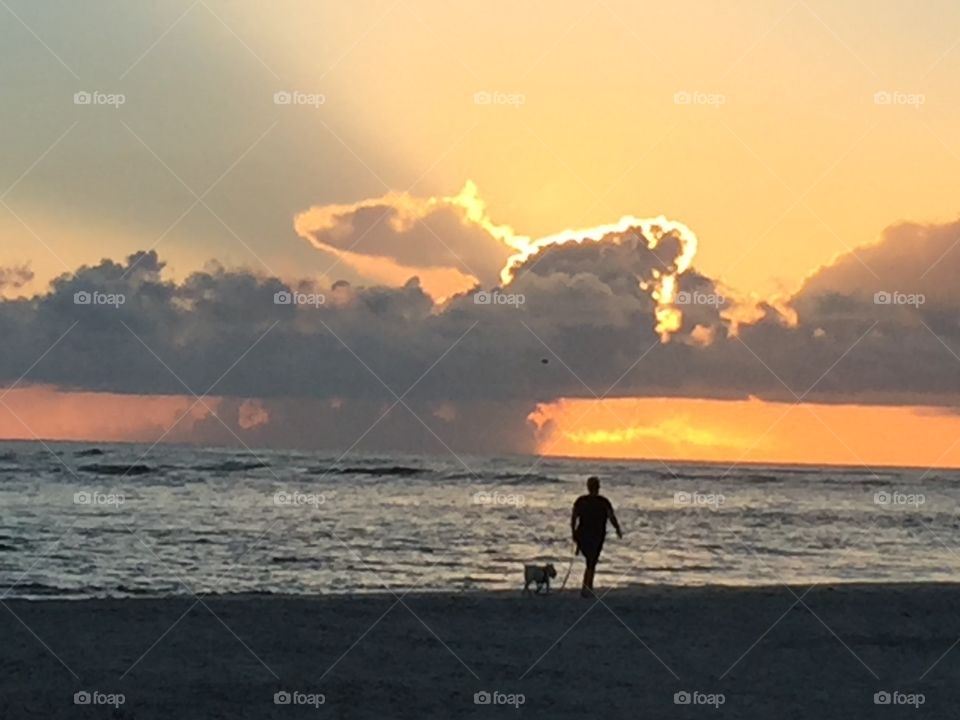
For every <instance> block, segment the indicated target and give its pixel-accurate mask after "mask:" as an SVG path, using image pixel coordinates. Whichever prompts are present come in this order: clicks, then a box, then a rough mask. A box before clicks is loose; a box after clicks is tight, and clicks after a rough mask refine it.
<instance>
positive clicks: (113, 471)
mask: <svg viewBox="0 0 960 720" xmlns="http://www.w3.org/2000/svg"><path fill="white" fill-rule="evenodd" d="M77 469H78V470H80V471H82V472H88V473H94V474H96V475H148V474H150V473H152V472H155V469H154V468H152V467H150V466H149V465H143V464H136V465H110V464H101V463H93V464H90V465H81V466H80V467H78V468H77Z"/></svg>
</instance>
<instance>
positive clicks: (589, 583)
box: [583, 563, 597, 590]
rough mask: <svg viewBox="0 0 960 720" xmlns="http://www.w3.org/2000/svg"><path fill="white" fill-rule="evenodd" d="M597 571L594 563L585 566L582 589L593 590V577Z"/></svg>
mask: <svg viewBox="0 0 960 720" xmlns="http://www.w3.org/2000/svg"><path fill="white" fill-rule="evenodd" d="M596 571H597V565H596V563H590V564H589V565H587V571H586V572H585V573H584V574H583V584H584V587H586V588H588V589H590V590H593V575H594V573H595V572H596Z"/></svg>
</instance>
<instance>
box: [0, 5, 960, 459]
mask: <svg viewBox="0 0 960 720" xmlns="http://www.w3.org/2000/svg"><path fill="white" fill-rule="evenodd" d="M131 8H134V6H131ZM222 13H223V15H222V17H221V18H219V20H218V21H214V20H212V18H211V17H210V16H209V14H208V13H206V12H204V11H203V8H202V3H201V4H200V6H198V7H197V8H196V10H195V11H193V10H190V11H188V12H187V13H185V14H184V15H183V17H178V16H179V15H180V12H179V11H177V12H174V10H173V9H172V8H170V7H167V6H165V5H164V4H163V3H160V4H150V6H149V7H148V6H147V5H144V6H143V9H142V10H137V9H131V11H130V14H129V15H124V16H123V17H118V18H117V21H116V23H115V25H111V26H110V27H102V23H101V22H100V21H99V19H98V17H97V16H95V15H91V16H90V17H89V18H87V17H86V14H87V13H85V12H84V10H83V9H82V8H81V7H80V6H77V8H68V7H66V6H65V7H64V8H63V12H62V13H56V14H53V13H47V14H46V17H44V16H43V14H42V13H40V14H39V15H37V16H36V17H34V16H32V15H31V16H30V17H29V18H28V20H29V21H30V22H31V23H33V22H35V23H36V27H37V29H38V30H39V32H37V33H34V32H33V31H27V30H26V29H25V28H24V27H22V26H20V25H18V24H16V23H8V24H7V25H6V26H0V44H3V45H4V46H5V47H9V52H10V55H11V57H12V58H13V59H14V61H15V63H14V64H15V65H16V66H17V67H18V68H19V67H22V68H23V69H24V71H23V72H20V73H17V74H15V75H16V77H13V76H11V77H10V78H9V81H10V86H9V89H8V95H9V97H10V102H7V103H5V104H4V106H3V107H0V128H5V130H4V131H3V132H4V133H5V134H4V139H5V140H7V142H6V143H4V145H5V147H8V148H9V149H10V157H9V161H8V162H5V163H4V164H3V167H2V168H0V175H2V176H3V177H2V181H0V191H4V192H3V195H4V196H5V199H4V203H3V205H2V206H0V266H13V265H22V264H24V263H27V264H29V265H30V267H31V268H32V270H33V271H34V272H35V278H34V280H33V281H31V282H29V283H28V284H27V285H26V286H24V287H22V288H13V287H11V288H6V289H3V292H4V293H5V294H6V295H7V296H11V297H12V296H19V295H21V294H29V293H32V292H44V291H45V289H46V288H47V286H48V282H49V281H50V280H51V279H52V278H53V277H55V276H57V275H58V274H60V273H63V272H68V271H72V270H73V269H75V268H76V267H77V266H78V265H80V264H83V263H95V262H97V261H98V260H99V259H100V258H102V257H105V256H109V257H112V258H115V259H119V258H121V257H123V256H124V255H126V254H128V253H132V252H135V251H137V250H142V249H144V248H148V247H149V248H154V247H155V248H156V249H157V250H158V252H160V254H161V256H162V257H163V258H164V260H166V261H168V262H169V268H168V272H169V276H170V277H178V278H182V277H184V276H186V275H187V274H188V273H189V272H190V271H191V270H193V269H196V268H198V267H200V266H202V264H203V263H205V262H207V261H208V260H210V259H217V260H219V261H221V262H222V263H223V264H224V265H226V266H238V265H243V266H246V267H249V268H253V269H254V270H256V271H257V272H264V273H267V274H271V275H274V274H276V275H278V276H280V277H283V278H285V279H290V278H294V277H302V276H306V277H310V278H312V279H315V280H317V281H318V282H320V283H332V282H333V281H336V280H338V279H340V278H341V277H347V278H348V279H349V280H351V281H352V282H357V281H359V282H363V283H367V284H370V283H376V282H382V283H387V284H391V285H400V284H402V283H403V282H405V281H406V279H407V276H408V275H409V274H410V272H412V270H411V269H410V268H408V266H406V265H403V264H402V263H401V264H398V263H395V262H388V261H386V260H384V259H381V258H377V257H372V256H369V255H360V254H357V253H355V252H351V251H350V250H337V249H332V248H329V247H328V248H326V249H324V248H322V247H321V248H317V247H315V246H311V245H310V244H309V243H307V242H305V241H304V238H303V237H301V236H298V234H297V232H296V231H295V227H294V218H295V217H297V214H298V213H301V212H303V211H304V210H305V209H306V208H308V207H310V206H311V205H329V204H334V203H351V202H358V201H361V200H363V199H365V198H376V197H380V196H382V195H383V194H384V193H387V192H389V191H393V192H403V191H408V190H409V191H410V192H412V193H414V194H416V195H419V196H444V195H448V194H451V193H456V192H457V191H458V190H459V189H460V188H461V187H463V186H464V183H465V182H466V181H467V180H468V179H470V180H473V181H475V182H476V184H477V186H478V187H479V190H480V192H481V193H482V195H483V198H484V199H485V201H486V202H487V204H488V207H489V213H490V217H491V218H492V219H493V220H494V221H496V222H498V223H506V224H509V225H510V226H511V227H513V228H514V229H515V230H516V231H517V232H518V233H523V234H525V235H529V236H530V237H532V238H537V237H542V236H545V235H549V234H552V233H556V232H559V231H562V230H563V229H564V228H569V227H573V228H586V227H594V226H598V225H601V224H604V223H611V222H616V220H617V219H618V218H620V217H621V216H625V215H633V216H638V217H653V216H658V215H661V214H662V215H665V216H667V217H669V218H672V219H675V220H677V221H680V222H683V223H685V224H686V225H687V226H689V227H690V228H691V229H692V230H693V231H695V232H696V234H697V236H698V237H699V239H700V245H699V249H698V252H697V256H696V259H695V262H694V267H695V269H696V270H697V271H699V272H703V273H704V274H706V275H708V276H710V277H711V278H714V279H716V280H717V281H719V282H721V283H724V284H726V285H728V286H729V287H731V288H732V289H733V290H735V291H736V292H737V293H738V294H740V295H742V296H749V297H754V298H765V299H766V298H771V297H773V296H782V295H783V294H784V293H787V292H790V291H793V290H795V289H796V288H797V287H798V286H799V284H800V283H801V282H802V281H803V279H804V278H805V277H807V276H809V275H810V274H812V273H813V272H815V271H816V269H817V268H818V267H822V266H825V265H827V264H829V263H830V261H831V259H832V258H834V257H836V256H837V255H839V254H841V253H844V252H848V251H849V250H850V249H851V248H854V247H858V246H862V245H864V244H868V243H871V242H873V241H875V240H876V238H877V237H878V236H879V234H880V233H881V232H882V231H883V230H884V228H886V227H888V226H890V225H892V224H894V223H896V222H898V221H901V220H910V221H917V222H944V221H949V220H953V219H954V218H955V217H956V213H957V211H958V205H957V199H956V188H957V187H958V185H960V122H958V115H957V112H958V108H960V85H958V83H957V82H956V78H957V77H958V75H960V45H958V44H957V42H956V35H957V33H956V28H957V25H958V23H960V5H958V4H957V3H956V2H951V1H950V0H927V2H924V3H921V4H916V3H906V2H902V1H901V0H877V2H875V3H872V4H871V6H870V11H869V12H864V9H863V3H862V2H852V1H851V0H829V1H828V0H808V1H807V2H800V3H797V2H793V0H771V1H770V2H745V3H703V2H702V1H701V0H676V2H669V3H653V4H650V3H643V4H638V3H636V2H633V1H632V0H606V1H605V2H601V3H598V4H594V5H585V4H583V3H576V2H566V3H563V2H560V3H558V2H553V1H548V0H530V1H529V2H524V3H504V2H500V1H499V0H495V1H494V2H493V3H492V4H491V3H450V2H446V1H445V0H418V2H416V3H394V2H392V0H370V2H364V3H316V2H314V1H313V0H290V1H289V2H287V3H284V12H276V13H265V12H264V11H263V6H262V4H261V3H256V2H253V0H237V1H236V2H233V3H229V4H228V7H224V8H222ZM174 21H176V22H174ZM85 23H94V26H93V28H92V29H90V28H89V27H88V26H86V25H85ZM98 23H99V24H98ZM158 28H163V29H165V30H166V29H168V28H169V32H164V33H163V34H162V35H160V34H159V33H158ZM103 33H107V35H106V36H104V35H103ZM40 37H43V38H44V41H43V42H42V43H38V42H37V41H38V39H39V38H40ZM102 37H105V38H106V39H101V38H102ZM51 48H53V49H54V50H55V51H57V52H59V53H60V55H62V56H63V59H61V60H60V61H59V62H57V60H56V59H54V57H53V56H52V55H51V52H50V49H51ZM136 58H140V59H139V60H137V63H136V64H135V66H131V62H132V61H133V59H136ZM212 60H216V61H215V62H214V61H212ZM64 63H66V65H64ZM67 65H69V66H70V68H74V67H75V68H76V69H77V70H79V71H80V72H72V71H71V72H66V71H65V70H67V69H70V68H67V67H66V66H67ZM97 68H106V69H108V72H106V74H105V75H102V76H100V75H96V74H95V73H93V72H92V71H93V70H94V69H97ZM124 70H126V72H124ZM128 73H129V74H128ZM81 75H82V76H83V77H84V78H85V80H86V79H87V78H90V80H89V82H91V83H94V84H95V82H101V81H102V82H104V83H107V84H110V86H109V87H107V86H106V85H105V89H117V90H122V91H124V92H126V93H128V94H129V96H130V102H129V104H128V105H127V107H126V108H125V109H124V110H123V111H122V112H116V111H113V110H111V111H108V112H103V113H99V114H87V115H82V114H77V108H75V107H73V106H67V109H66V110H64V107H65V105H64V103H65V102H67V100H66V99H67V98H69V97H71V95H72V94H73V93H74V92H75V91H76V90H77V89H78V88H77V86H76V78H78V77H80V76H81ZM91 75H92V76H93V77H91ZM37 77H43V78H45V84H46V85H49V87H46V89H45V90H44V92H41V90H43V88H41V87H40V85H41V84H38V83H37V82H36V78H37ZM118 77H120V78H125V79H124V80H123V82H121V81H120V80H117V78H118ZM94 78H96V80H95V79H94ZM113 84H115V85H116V88H114V87H113ZM91 87H92V86H91ZM277 90H298V91H302V92H308V93H309V92H316V93H323V94H324V95H325V97H326V102H325V104H324V105H323V107H322V108H310V109H307V108H289V107H283V108H278V107H277V106H276V105H275V104H274V103H272V102H271V98H272V97H273V94H274V93H275V92H276V91H277ZM478 92H492V93H501V94H506V95H508V96H515V97H521V98H522V103H520V104H514V105H498V104H479V105H478V104H477V103H476V102H475V96H476V93H478ZM891 92H893V93H900V94H902V95H904V96H911V97H914V96H915V97H922V102H920V103H919V104H917V103H914V104H905V103H885V102H877V100H876V98H877V93H881V94H882V93H891ZM678 94H679V95H680V96H683V95H684V94H687V95H693V96H700V97H714V98H721V99H722V101H718V102H715V103H713V104H710V103H699V102H693V103H691V102H678V101H677V97H678ZM111 113H112V114H111ZM121 120H122V122H121ZM58 138H59V139H58ZM7 193H9V194H7ZM201 193H202V198H203V202H202V203H200V202H199V201H197V202H194V201H195V200H197V198H198V197H200V196H201ZM208 193H209V194H208ZM178 218H179V219H178ZM414 270H416V271H417V272H418V273H419V274H420V275H421V276H422V277H423V280H424V282H425V283H426V284H433V285H435V286H437V287H442V288H459V287H461V286H462V284H463V283H464V282H465V278H466V277H467V276H466V275H465V274H464V273H463V272H461V271H458V270H455V269H451V268H441V269H424V268H415V269H414ZM4 402H5V403H6V404H7V405H9V408H7V407H4V406H3V405H0V437H10V438H31V437H34V436H40V437H45V438H63V439H80V438H100V439H105V440H106V439H117V440H119V439H149V438H151V437H156V436H159V435H160V434H161V433H162V432H163V431H164V430H165V429H167V428H169V427H171V426H172V425H173V423H174V422H175V421H176V419H177V418H178V417H179V415H180V414H181V413H183V412H184V411H186V409H187V408H188V407H190V405H191V403H192V399H187V398H175V397H161V398H144V397H136V396H119V395H108V394H95V393H59V392H57V391H55V390H52V389H46V388H34V389H18V390H15V391H13V392H11V393H10V394H9V395H7V396H6V397H5V398H4ZM605 404H606V406H607V407H608V408H609V410H606V409H602V408H594V407H592V406H590V404H589V403H588V402H587V401H581V400H569V401H564V400H558V401H557V402H555V403H552V404H551V405H549V406H543V407H541V408H539V409H538V410H537V411H536V413H535V415H534V417H536V418H537V419H538V420H539V421H540V422H544V421H546V420H552V421H553V422H554V423H555V424H556V426H557V429H556V432H555V433H554V435H552V436H551V437H550V438H549V439H545V440H544V441H543V443H542V444H541V447H540V450H541V451H542V452H549V453H555V454H566V455H588V456H604V457H615V456H638V457H657V456H659V457H664V458H689V459H701V460H708V459H713V460H719V459H723V460H735V459H738V458H741V457H742V458H744V459H747V460H777V461H803V462H837V463H850V464H860V463H864V464H873V463H883V464H887V463H889V464H913V465H933V464H951V465H960V457H958V456H957V454H956V451H955V450H954V449H953V445H952V443H953V442H954V439H955V438H957V437H960V425H958V424H957V420H956V418H955V417H953V416H952V415H948V414H944V413H941V412H939V411H935V410H929V409H925V408H912V407H899V408H893V407H890V408H878V407H856V406H807V407H800V408H791V407H788V406H781V405H777V404H765V403H760V402H756V401H744V402H717V401H699V400H676V399H672V400H656V399H653V400H650V399H644V400H611V401H607V402H606V403H605ZM585 410H586V411H587V414H586V416H585V417H584V418H583V419H582V420H581V419H580V417H581V415H583V413H584V411H585ZM610 410H613V411H615V413H611V412H610ZM196 412H197V410H196V408H195V409H194V411H193V413H194V414H191V418H190V419H188V420H187V421H186V422H185V423H184V424H185V425H188V424H189V422H191V421H192V420H195V419H197V418H198V417H200V416H202V414H201V415H195V413H196ZM251 412H252V411H251ZM781 416H782V418H781ZM256 417H259V416H258V415H257V414H256V413H255V412H253V414H252V415H251V416H250V418H248V420H249V421H251V422H252V421H253V419H255V418H256ZM620 417H622V420H620V419H618V418H620Z"/></svg>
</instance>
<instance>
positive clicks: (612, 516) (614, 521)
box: [608, 505, 623, 538]
mask: <svg viewBox="0 0 960 720" xmlns="http://www.w3.org/2000/svg"><path fill="white" fill-rule="evenodd" d="M608 507H609V508H610V524H611V525H613V529H614V530H616V531H617V537H618V538H622V537H623V531H622V530H620V523H619V522H617V514H616V513H615V512H614V511H613V505H608Z"/></svg>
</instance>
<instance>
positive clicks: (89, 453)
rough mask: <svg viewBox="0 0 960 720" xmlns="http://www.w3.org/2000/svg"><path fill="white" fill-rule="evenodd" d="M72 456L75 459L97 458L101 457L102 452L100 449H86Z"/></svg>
mask: <svg viewBox="0 0 960 720" xmlns="http://www.w3.org/2000/svg"><path fill="white" fill-rule="evenodd" d="M74 454H75V455H76V456H77V457H99V456H100V455H103V454H104V452H103V450H101V449H100V448H87V449H86V450H79V451H77V452H76V453H74Z"/></svg>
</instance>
